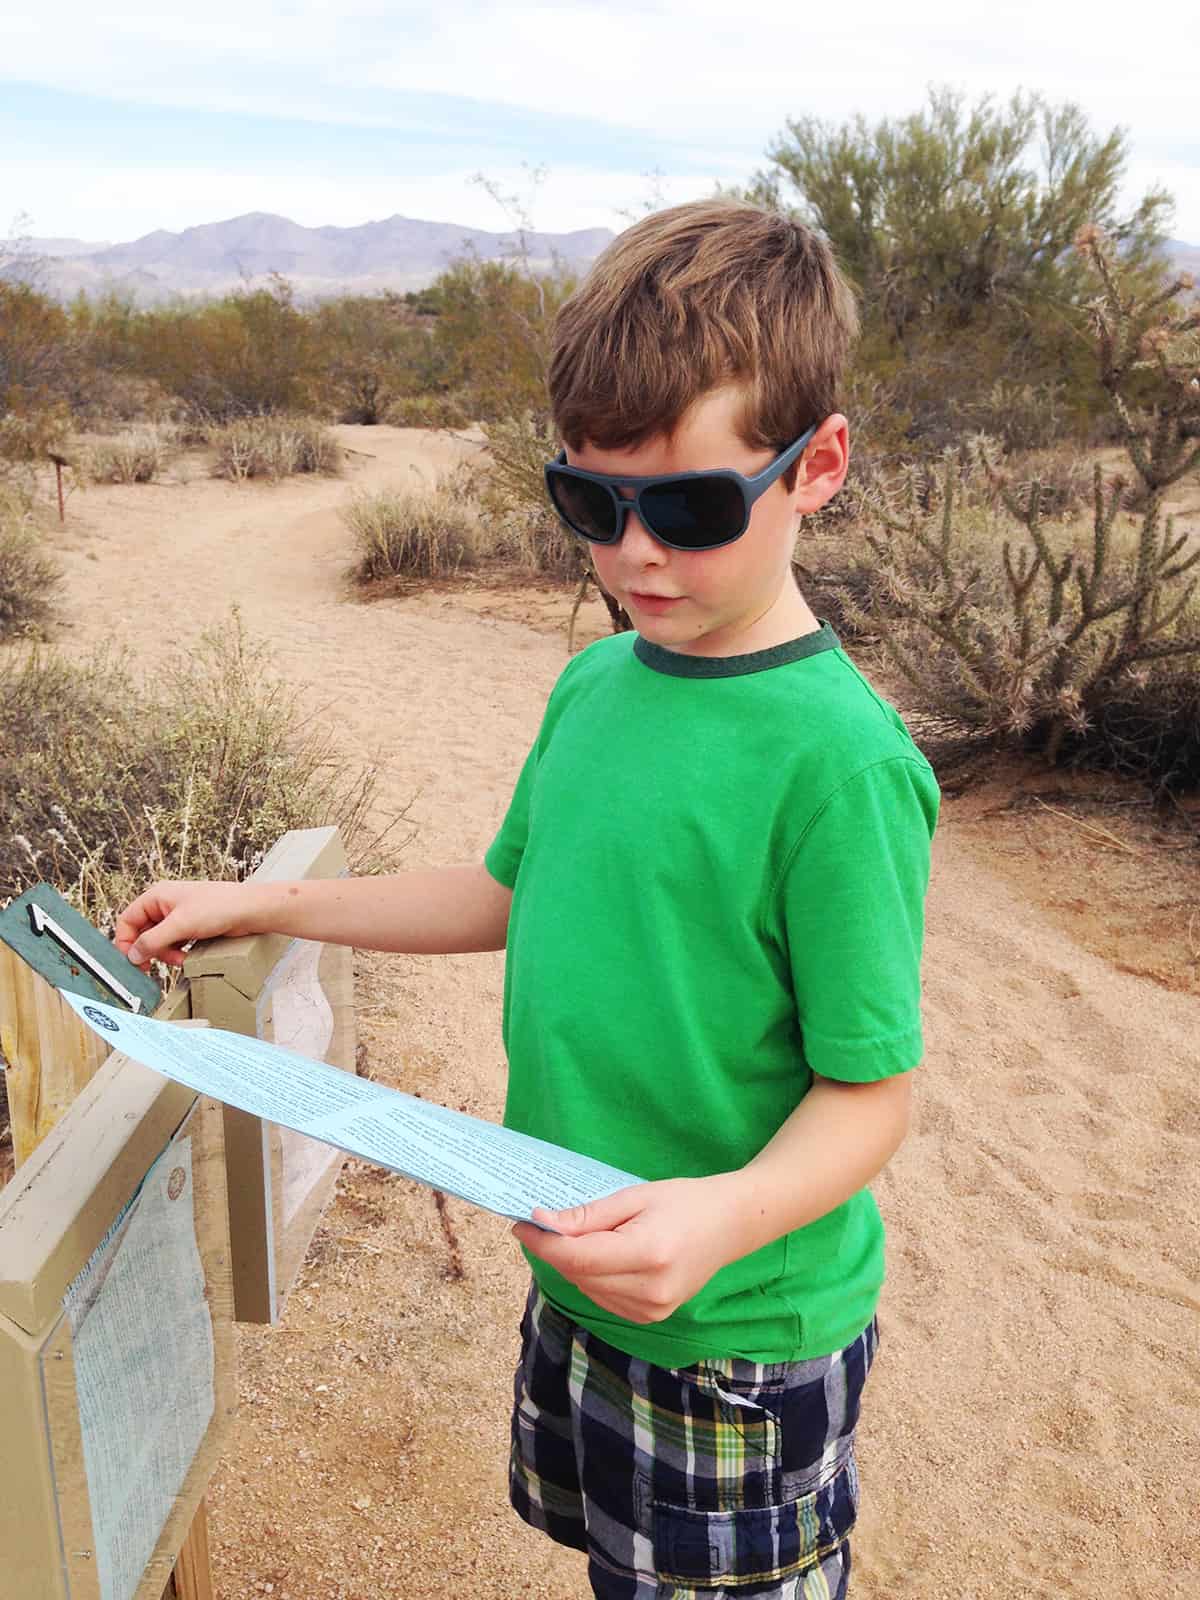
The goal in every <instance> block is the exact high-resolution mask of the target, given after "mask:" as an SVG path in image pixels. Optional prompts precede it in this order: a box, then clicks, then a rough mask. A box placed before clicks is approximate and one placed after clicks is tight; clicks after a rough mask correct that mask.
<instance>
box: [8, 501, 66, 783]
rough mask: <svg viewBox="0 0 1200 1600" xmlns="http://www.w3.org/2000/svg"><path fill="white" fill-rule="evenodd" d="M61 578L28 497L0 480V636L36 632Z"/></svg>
mask: <svg viewBox="0 0 1200 1600" xmlns="http://www.w3.org/2000/svg"><path fill="white" fill-rule="evenodd" d="M61 582H62V572H61V570H60V569H59V567H58V565H57V563H56V562H55V561H54V559H53V558H52V557H51V556H50V555H49V554H48V553H47V551H46V549H45V547H44V546H43V544H42V540H41V536H40V535H39V533H38V531H37V528H36V527H35V525H34V521H33V515H32V508H31V503H30V501H29V499H28V497H27V496H26V495H24V494H23V493H22V492H21V491H20V490H19V489H18V488H17V487H16V485H15V484H5V483H0V640H3V639H14V638H20V637H22V636H30V635H33V636H38V635H40V634H41V633H42V631H43V630H44V628H45V625H46V624H47V623H48V622H49V620H50V618H51V617H52V616H53V614H54V601H55V595H56V592H57V590H58V587H59V585H60V584H61ZM0 814H2V813H0Z"/></svg>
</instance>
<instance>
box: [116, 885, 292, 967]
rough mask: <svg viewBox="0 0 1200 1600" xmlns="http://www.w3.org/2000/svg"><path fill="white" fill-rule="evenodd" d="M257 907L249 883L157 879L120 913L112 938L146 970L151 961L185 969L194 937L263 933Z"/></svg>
mask: <svg viewBox="0 0 1200 1600" xmlns="http://www.w3.org/2000/svg"><path fill="white" fill-rule="evenodd" d="M258 906H259V900H258V897H257V896H256V895H255V892H254V887H253V886H252V885H250V884H248V883H219V882H210V881H207V880H204V879H194V880H189V881H185V882H181V883H152V884H151V885H150V887H149V888H148V889H146V890H145V891H144V892H143V893H142V894H140V895H138V897H137V899H136V900H134V901H132V902H131V903H130V904H129V905H127V906H126V907H125V909H124V911H122V912H121V914H120V916H119V917H118V918H117V926H116V930H115V932H114V933H113V939H112V942H113V943H114V944H115V945H116V947H117V949H118V950H120V952H121V953H122V955H125V956H128V957H129V959H130V961H132V962H133V964H134V966H135V967H140V968H141V969H142V971H143V972H147V971H148V970H149V967H150V962H151V960H152V959H153V960H156V961H165V962H166V963H167V965H168V966H172V967H181V966H182V965H183V962H184V956H185V952H184V949H183V947H184V945H185V944H189V943H190V942H191V941H192V940H193V939H216V938H219V937H220V936H221V935H222V934H228V935H236V934H242V933H259V932H261V931H263V930H262V925H261V922H260V921H259V920H258V919H257V918H256V916H255V911H256V908H257V907H258Z"/></svg>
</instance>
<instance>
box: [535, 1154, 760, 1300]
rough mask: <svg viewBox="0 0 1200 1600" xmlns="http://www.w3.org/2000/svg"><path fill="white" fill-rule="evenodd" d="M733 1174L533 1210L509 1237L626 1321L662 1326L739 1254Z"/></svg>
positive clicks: (646, 1186)
mask: <svg viewBox="0 0 1200 1600" xmlns="http://www.w3.org/2000/svg"><path fill="white" fill-rule="evenodd" d="M733 1177H734V1174H733V1173H720V1174H718V1175H717V1176H715V1177H711V1178H670V1179H667V1180H666V1181H664V1182H662V1183H639V1184H636V1185H634V1186H633V1187H631V1188H628V1189H618V1190H617V1192H616V1193H615V1194H610V1195H605V1197H604V1198H603V1199H602V1200H592V1201H590V1202H589V1203H588V1204H587V1205H582V1206H576V1207H574V1209H572V1210H570V1211H544V1210H542V1209H541V1208H540V1207H539V1208H537V1209H535V1210H534V1213H533V1215H534V1217H535V1218H536V1219H537V1220H538V1221H541V1222H544V1223H545V1224H546V1226H547V1227H550V1228H555V1229H557V1230H558V1232H557V1236H556V1235H555V1234H553V1233H543V1232H542V1230H541V1229H540V1228H535V1227H534V1226H533V1224H532V1223H529V1222H518V1223H516V1224H515V1225H514V1227H513V1230H512V1232H513V1237H514V1238H515V1239H517V1240H519V1241H520V1243H521V1244H523V1245H524V1246H525V1248H526V1249H527V1250H529V1251H530V1252H531V1253H532V1254H533V1255H535V1256H537V1257H538V1258H539V1259H540V1260H542V1261H545V1262H546V1263H547V1264H548V1265H550V1266H552V1267H554V1268H555V1269H556V1270H557V1271H558V1272H561V1273H562V1275H563V1277H564V1278H567V1279H569V1280H570V1282H571V1283H573V1284H574V1285H575V1286H576V1288H578V1289H581V1290H582V1291H583V1293H584V1294H586V1295H587V1297H588V1299H589V1300H594V1301H595V1303H596V1304H597V1305H598V1306H602V1307H603V1308H604V1310H605V1311H611V1312H613V1313H614V1314H615V1315H616V1316H618V1317H624V1318H625V1320H626V1321H627V1322H661V1321H663V1319H664V1318H665V1317H669V1316H670V1315H671V1313H672V1311H674V1310H675V1309H676V1307H677V1306H681V1305H682V1304H683V1302H684V1301H685V1300H690V1299H691V1297H692V1295H694V1294H697V1293H699V1291H700V1290H701V1289H702V1288H703V1287H704V1285H705V1284H706V1283H707V1282H708V1280H709V1279H710V1278H711V1277H712V1276H713V1274H714V1273H715V1272H717V1271H719V1270H720V1268H721V1267H723V1266H725V1265H726V1264H727V1263H728V1262H730V1261H735V1260H736V1259H737V1258H738V1256H739V1255H743V1254H745V1248H744V1247H742V1248H739V1242H738V1213H737V1207H736V1205H735V1204H734V1199H733V1194H732V1193H731V1187H730V1180H731V1179H732V1178H733Z"/></svg>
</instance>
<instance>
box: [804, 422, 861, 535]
mask: <svg viewBox="0 0 1200 1600" xmlns="http://www.w3.org/2000/svg"><path fill="white" fill-rule="evenodd" d="M849 465H850V424H849V423H848V422H847V421H846V419H845V417H843V416H842V414H841V412H839V411H835V412H833V414H832V415H831V416H828V417H826V418H825V421H824V422H823V423H822V424H821V426H820V427H819V428H818V429H817V431H816V433H814V434H813V436H812V439H811V441H810V442H809V445H808V448H807V449H806V450H805V452H804V455H803V456H802V457H801V460H800V471H799V472H798V473H797V474H796V488H795V491H794V492H793V494H792V506H793V509H794V510H795V511H797V512H799V513H800V515H801V516H807V515H808V514H809V513H810V512H813V511H819V510H820V509H821V507H822V506H823V505H824V504H825V502H826V501H827V500H831V499H832V498H833V496H834V495H835V494H836V493H837V492H838V490H839V489H840V488H841V487H842V484H843V483H844V482H845V481H846V470H847V468H848V467H849Z"/></svg>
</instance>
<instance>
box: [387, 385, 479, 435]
mask: <svg viewBox="0 0 1200 1600" xmlns="http://www.w3.org/2000/svg"><path fill="white" fill-rule="evenodd" d="M382 420H383V421H384V422H387V423H390V424H391V426H392V427H393V428H469V427H470V426H471V421H472V419H471V415H470V413H469V412H468V410H467V407H466V403H465V401H464V398H463V396H462V395H461V394H459V393H453V394H404V395H397V396H395V397H394V398H393V399H391V400H389V401H388V404H387V409H386V410H385V412H384V414H383V418H382Z"/></svg>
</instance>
